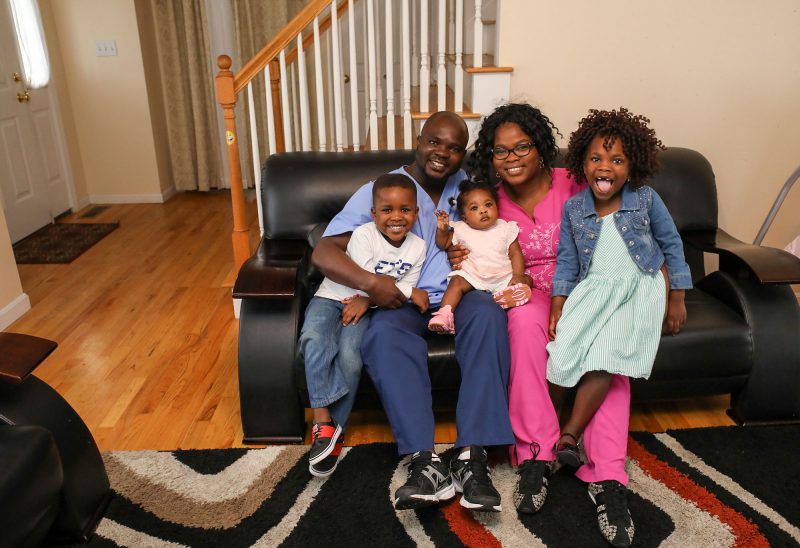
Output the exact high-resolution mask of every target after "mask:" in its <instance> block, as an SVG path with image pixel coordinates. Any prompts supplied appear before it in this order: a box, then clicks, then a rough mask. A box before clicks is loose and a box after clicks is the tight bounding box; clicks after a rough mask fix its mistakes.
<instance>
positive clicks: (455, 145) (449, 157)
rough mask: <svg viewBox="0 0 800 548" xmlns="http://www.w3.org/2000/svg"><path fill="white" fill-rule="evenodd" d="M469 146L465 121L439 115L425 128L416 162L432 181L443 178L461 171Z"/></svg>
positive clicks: (442, 179) (419, 140)
mask: <svg viewBox="0 0 800 548" xmlns="http://www.w3.org/2000/svg"><path fill="white" fill-rule="evenodd" d="M466 146H467V132H466V130H465V128H464V123H463V122H462V121H461V120H459V119H458V118H456V117H455V116H439V117H437V118H434V119H432V120H429V121H428V123H426V124H425V126H424V127H423V128H422V132H421V133H420V134H419V137H418V138H417V150H416V152H415V153H414V163H415V164H416V165H417V167H418V168H419V171H420V172H421V173H423V174H424V175H425V177H426V178H427V179H428V180H430V181H444V180H446V179H447V178H448V177H450V176H451V175H452V174H453V173H455V172H456V171H458V170H459V168H460V167H461V162H462V161H463V160H464V154H465V153H466Z"/></svg>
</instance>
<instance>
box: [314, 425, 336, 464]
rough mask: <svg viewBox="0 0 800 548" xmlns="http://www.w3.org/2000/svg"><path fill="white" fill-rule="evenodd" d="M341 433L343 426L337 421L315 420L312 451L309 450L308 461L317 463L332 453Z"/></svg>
mask: <svg viewBox="0 0 800 548" xmlns="http://www.w3.org/2000/svg"><path fill="white" fill-rule="evenodd" d="M341 435H342V427H341V426H340V425H338V424H336V421H334V420H331V421H330V422H315V423H314V426H313V427H312V428H311V451H309V452H308V463H309V464H310V465H314V464H317V463H318V462H321V461H322V460H324V459H325V458H326V457H327V456H328V455H330V454H331V452H332V451H333V449H334V447H336V442H337V441H339V437H340V436H341Z"/></svg>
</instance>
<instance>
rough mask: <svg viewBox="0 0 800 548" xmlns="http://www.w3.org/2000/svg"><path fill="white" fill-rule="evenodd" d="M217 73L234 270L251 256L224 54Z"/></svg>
mask: <svg viewBox="0 0 800 548" xmlns="http://www.w3.org/2000/svg"><path fill="white" fill-rule="evenodd" d="M217 66H219V73H217V76H216V78H215V80H216V88H217V102H218V103H219V104H220V106H221V107H222V110H223V112H224V116H225V144H226V146H227V149H228V166H229V172H230V176H231V206H232V208H233V233H232V234H231V240H232V241H233V262H234V264H235V265H236V271H237V272H238V271H239V268H241V266H242V264H244V262H245V261H246V260H247V258H248V257H250V234H249V228H248V225H247V211H246V210H245V204H244V190H243V189H242V169H241V164H240V163H239V143H238V136H237V134H236V114H235V113H234V108H235V107H236V93H235V92H234V81H233V72H231V71H230V68H231V58H230V57H228V56H227V55H220V56H219V57H217Z"/></svg>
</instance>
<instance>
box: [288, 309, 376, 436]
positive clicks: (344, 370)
mask: <svg viewBox="0 0 800 548" xmlns="http://www.w3.org/2000/svg"><path fill="white" fill-rule="evenodd" d="M342 308H344V305H343V304H342V303H340V302H338V301H334V300H332V299H325V298H322V297H313V298H312V299H311V302H309V303H308V308H306V317H305V321H304V322H303V329H302V330H301V332H300V341H299V343H298V344H299V345H300V354H301V356H303V361H304V362H305V370H306V384H307V385H308V396H309V400H310V403H311V407H315V408H316V407H327V408H328V410H329V411H330V413H331V417H332V418H333V420H335V421H336V422H337V423H338V424H340V425H342V428H344V427H345V426H346V425H347V419H348V418H349V417H350V411H351V410H352V409H353V402H354V401H355V398H356V391H357V390H358V382H359V380H360V379H361V368H362V362H361V339H362V337H363V336H364V332H365V331H366V330H367V326H368V325H369V317H370V312H369V311H368V312H367V313H366V314H364V315H363V316H362V317H361V319H360V320H359V321H358V323H357V324H355V325H353V324H350V325H346V326H343V325H342Z"/></svg>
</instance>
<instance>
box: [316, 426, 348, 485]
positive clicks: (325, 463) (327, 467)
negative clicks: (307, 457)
mask: <svg viewBox="0 0 800 548" xmlns="http://www.w3.org/2000/svg"><path fill="white" fill-rule="evenodd" d="M343 446H344V440H343V439H342V437H341V436H340V437H339V439H338V440H337V442H336V444H335V445H334V446H333V450H332V451H331V452H330V453H329V454H328V456H327V457H325V458H324V459H322V460H321V461H319V462H317V463H316V464H309V465H308V471H309V472H311V475H312V476H317V477H318V478H326V477H328V476H330V475H331V474H333V471H334V470H336V465H337V464H339V455H341V454H342V447H343Z"/></svg>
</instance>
